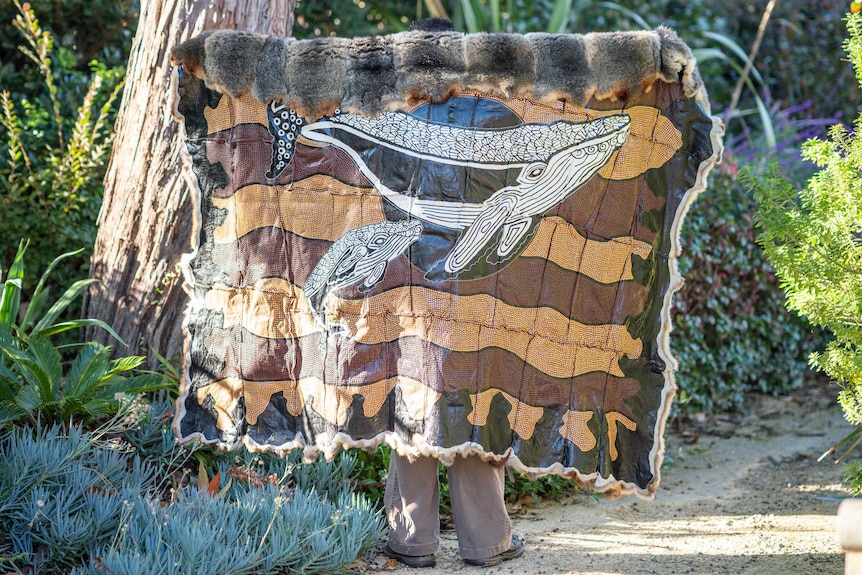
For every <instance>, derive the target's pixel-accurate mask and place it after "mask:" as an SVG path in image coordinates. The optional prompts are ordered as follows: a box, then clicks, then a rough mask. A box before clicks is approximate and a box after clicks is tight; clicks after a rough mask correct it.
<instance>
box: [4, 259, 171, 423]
mask: <svg viewBox="0 0 862 575" xmlns="http://www.w3.org/2000/svg"><path fill="white" fill-rule="evenodd" d="M26 249H27V244H26V243H25V242H21V244H20V245H19V246H18V252H17V253H16V255H15V260H14V261H13V263H12V267H11V268H10V269H9V274H8V276H7V278H6V280H5V282H4V284H3V287H2V290H0V428H2V427H5V426H8V425H12V424H20V423H23V422H30V423H32V424H34V425H54V424H56V423H62V422H67V423H68V422H70V421H72V420H74V421H75V422H78V423H82V424H91V423H94V422H96V421H98V420H100V419H103V418H105V417H107V416H109V415H111V414H114V413H116V412H117V410H118V408H119V403H118V401H117V397H118V396H119V395H121V394H124V393H130V394H136V393H144V392H149V391H155V390H158V389H161V388H163V387H164V385H165V383H164V379H163V378H162V377H161V376H160V375H158V374H136V375H132V376H128V375H126V372H129V371H131V370H134V369H135V368H137V367H138V366H139V365H140V364H141V363H142V362H143V361H144V358H143V357H138V356H131V357H123V358H119V359H115V360H111V359H110V348H108V347H105V346H103V345H101V344H99V343H96V342H90V343H86V344H84V345H83V346H81V345H77V344H75V345H67V346H56V345H55V344H53V343H52V341H51V339H50V338H51V337H52V336H54V335H57V334H62V333H64V332H68V331H70V330H76V329H78V328H80V327H82V326H85V325H95V326H99V327H101V328H103V329H105V330H107V331H108V332H109V333H111V334H112V335H114V336H115V337H116V333H115V332H114V331H113V330H112V329H111V328H110V327H109V326H108V325H106V324H105V323H104V322H101V321H99V320H92V319H78V320H70V321H58V318H59V317H60V316H61V314H62V313H63V312H64V311H65V310H66V308H67V307H68V306H69V305H71V304H72V303H73V302H74V301H76V300H77V298H79V297H80V296H81V294H82V292H83V290H84V289H85V288H86V287H87V286H88V285H90V284H91V283H92V282H93V281H95V280H89V279H88V280H79V281H77V282H75V283H74V284H73V285H72V286H70V287H69V288H68V289H67V290H66V292H65V293H64V294H63V295H62V296H61V297H60V298H59V299H57V300H56V301H55V302H53V305H50V307H48V304H49V303H50V302H49V301H48V295H47V292H46V291H45V286H46V284H47V283H48V280H49V278H50V274H51V272H52V271H53V270H54V269H55V268H56V267H57V266H58V265H60V264H61V262H62V261H63V260H65V259H67V258H69V257H73V256H75V255H77V254H78V253H79V252H69V253H66V254H63V255H61V256H59V257H57V258H55V259H54V261H53V262H51V264H50V265H49V266H48V269H47V270H46V271H45V273H43V274H42V277H41V279H40V280H39V283H38V285H37V286H36V289H35V290H34V291H33V296H32V298H31V299H30V301H29V302H25V303H26V306H24V307H26V312H24V313H23V314H21V313H20V312H21V307H22V304H21V294H22V291H23V280H24V267H25V266H24V254H25V251H26ZM0 277H2V270H0ZM46 307H48V309H47V310H46V309H45V308H46ZM19 316H20V319H19ZM71 350H77V352H76V353H74V354H73V353H72V352H71Z"/></svg>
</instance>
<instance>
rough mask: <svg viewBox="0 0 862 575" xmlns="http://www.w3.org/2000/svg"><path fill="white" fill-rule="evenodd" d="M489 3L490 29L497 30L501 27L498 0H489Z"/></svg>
mask: <svg viewBox="0 0 862 575" xmlns="http://www.w3.org/2000/svg"><path fill="white" fill-rule="evenodd" d="M489 4H490V5H491V31H492V32H499V31H500V30H501V29H502V21H501V18H500V0H490V2H489Z"/></svg>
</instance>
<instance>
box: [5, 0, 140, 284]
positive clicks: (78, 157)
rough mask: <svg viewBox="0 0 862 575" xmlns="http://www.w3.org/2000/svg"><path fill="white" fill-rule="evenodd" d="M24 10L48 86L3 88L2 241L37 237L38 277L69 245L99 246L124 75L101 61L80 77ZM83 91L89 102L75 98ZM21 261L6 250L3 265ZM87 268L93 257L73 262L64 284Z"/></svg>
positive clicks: (27, 46)
mask: <svg viewBox="0 0 862 575" xmlns="http://www.w3.org/2000/svg"><path fill="white" fill-rule="evenodd" d="M16 6H18V8H19V9H20V12H21V13H20V14H19V15H18V16H17V17H16V18H15V20H14V22H13V24H14V27H15V29H16V30H17V31H18V32H19V33H20V34H21V37H22V38H23V41H24V43H23V44H22V45H21V51H22V53H23V54H25V55H26V57H27V58H28V59H29V61H30V64H31V65H34V66H35V67H36V69H37V70H38V77H39V78H40V79H41V86H39V85H31V84H29V83H28V84H25V85H24V86H20V85H12V86H7V85H6V84H5V83H4V84H2V85H0V125H2V127H3V129H2V130H0V148H2V150H3V153H2V156H0V212H2V213H3V218H0V236H2V237H6V238H17V237H24V238H30V240H31V250H32V252H31V253H33V252H34V253H33V256H32V257H31V258H30V260H29V261H28V263H27V265H28V270H27V271H28V273H32V272H34V271H35V270H36V269H38V268H41V267H42V266H44V265H45V264H46V263H47V262H48V261H49V260H50V258H51V257H52V256H53V254H57V253H61V252H63V251H65V250H66V249H67V248H68V247H69V246H86V247H90V246H92V245H93V244H94V242H95V237H96V220H97V218H98V214H99V209H100V206H101V201H102V193H103V187H102V178H103V176H104V173H105V170H106V168H107V161H108V155H109V151H110V145H111V139H112V136H113V134H112V129H113V118H114V115H115V106H116V104H117V97H118V95H119V91H120V89H121V87H122V78H123V74H124V70H123V69H122V68H113V69H108V68H106V67H105V66H104V65H102V64H100V63H99V62H97V61H93V62H91V64H90V69H89V71H87V72H81V71H79V70H77V69H76V64H77V62H76V57H75V56H74V55H73V54H72V53H70V52H69V51H68V50H66V51H62V50H58V49H57V48H56V46H55V39H54V36H53V35H52V34H51V33H50V32H48V31H47V30H44V29H43V28H42V27H41V25H40V24H39V21H38V19H37V18H36V14H35V12H34V11H33V9H32V7H31V6H30V5H29V4H25V5H23V6H22V5H20V4H18V3H17V0H16ZM82 85H83V86H84V87H85V88H86V90H85V91H84V92H83V95H82V96H81V97H80V99H72V97H70V95H77V94H79V93H80V88H81V86H82ZM15 89H18V90H26V92H25V93H26V94H27V95H24V93H19V92H14V91H13V90H15ZM14 255H15V246H14V245H10V244H0V265H4V264H5V265H9V263H10V262H11V260H12V258H13V257H14ZM87 269H88V264H87V260H86V259H85V258H83V257H75V258H70V259H69V260H68V261H65V262H63V264H62V266H61V267H60V269H58V270H57V273H56V277H57V279H58V280H59V281H61V282H63V283H67V284H68V283H69V281H70V280H71V279H76V278H79V277H85V276H86V273H87Z"/></svg>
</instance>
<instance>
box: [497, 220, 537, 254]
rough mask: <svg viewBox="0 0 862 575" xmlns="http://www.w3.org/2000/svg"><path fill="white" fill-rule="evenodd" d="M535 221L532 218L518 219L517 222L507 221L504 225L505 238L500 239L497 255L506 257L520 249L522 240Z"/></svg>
mask: <svg viewBox="0 0 862 575" xmlns="http://www.w3.org/2000/svg"><path fill="white" fill-rule="evenodd" d="M532 221H533V219H532V218H530V217H524V218H518V219H516V220H510V221H507V222H506V223H505V224H503V237H502V238H500V245H499V246H497V255H498V256H500V257H506V256H508V255H509V254H510V253H512V250H514V249H515V248H516V247H518V244H520V242H521V238H523V237H524V234H526V233H527V230H529V229H530V223H531V222H532Z"/></svg>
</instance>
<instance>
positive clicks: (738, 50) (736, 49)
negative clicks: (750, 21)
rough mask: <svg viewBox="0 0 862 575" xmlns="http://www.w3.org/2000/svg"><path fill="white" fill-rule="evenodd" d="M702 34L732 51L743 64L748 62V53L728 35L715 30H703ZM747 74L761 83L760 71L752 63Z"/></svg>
mask: <svg viewBox="0 0 862 575" xmlns="http://www.w3.org/2000/svg"><path fill="white" fill-rule="evenodd" d="M703 35H704V36H705V37H707V38H709V39H710V40H714V41H716V42H718V43H719V44H721V45H722V46H724V47H725V48H727V49H728V50H730V51H731V52H733V53H734V54H735V55H736V57H737V58H739V60H740V61H741V62H742V64H743V66H744V65H745V63H746V62H748V54H746V53H745V50H743V49H742V46H740V45H739V44H737V43H736V41H735V40H734V39H733V38H731V37H730V36H726V35H725V34H719V33H717V32H709V31H707V32H704V33H703ZM749 74H751V75H752V76H754V79H755V80H757V81H758V82H759V83H760V84H761V85H763V83H764V82H763V76H761V75H760V72H759V71H758V70H757V68H756V67H755V66H754V65H753V63H752V66H750V69H749Z"/></svg>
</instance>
